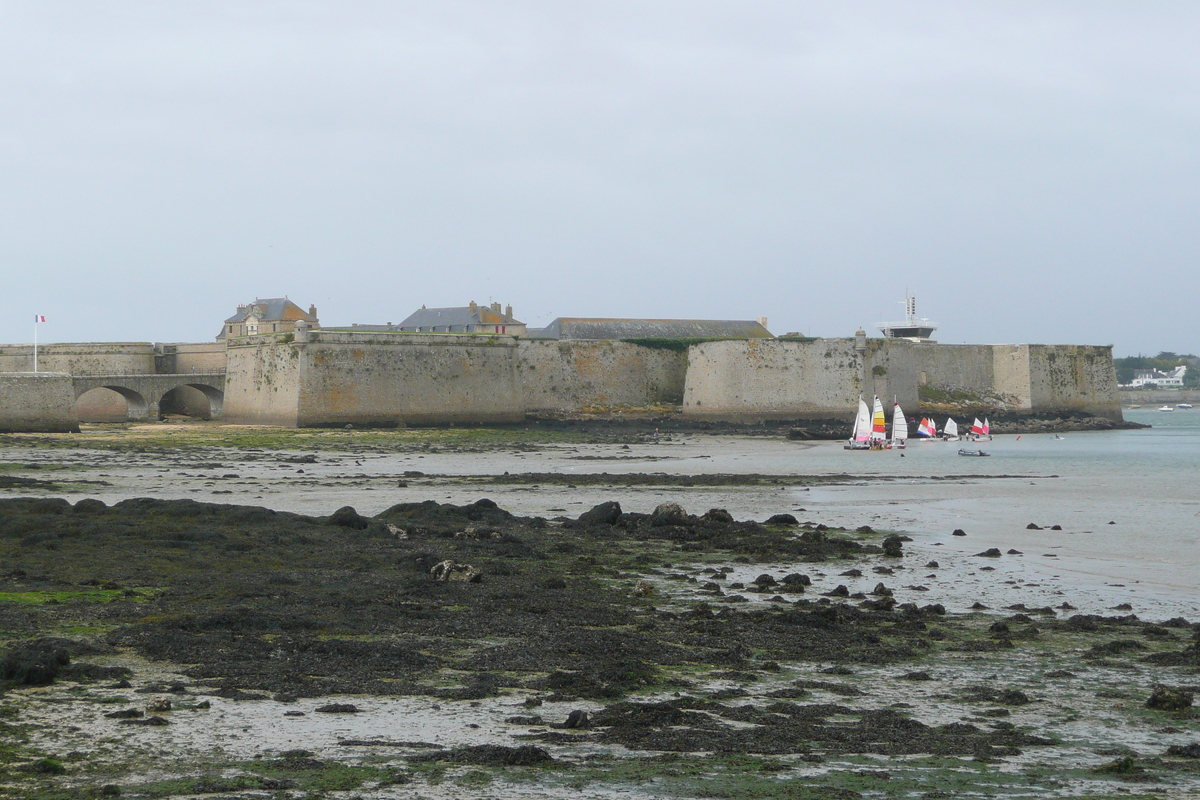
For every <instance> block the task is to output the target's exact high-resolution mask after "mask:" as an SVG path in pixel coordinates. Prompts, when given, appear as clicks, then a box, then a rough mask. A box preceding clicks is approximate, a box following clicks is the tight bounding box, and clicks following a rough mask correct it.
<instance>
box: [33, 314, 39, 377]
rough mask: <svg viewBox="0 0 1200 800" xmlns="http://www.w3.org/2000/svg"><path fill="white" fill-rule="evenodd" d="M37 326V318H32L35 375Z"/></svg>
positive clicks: (34, 368) (35, 369) (34, 367)
mask: <svg viewBox="0 0 1200 800" xmlns="http://www.w3.org/2000/svg"><path fill="white" fill-rule="evenodd" d="M37 326H38V318H37V316H34V318H33V371H34V372H35V373H36V372H37Z"/></svg>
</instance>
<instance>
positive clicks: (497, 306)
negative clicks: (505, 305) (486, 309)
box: [492, 303, 500, 314]
mask: <svg viewBox="0 0 1200 800" xmlns="http://www.w3.org/2000/svg"><path fill="white" fill-rule="evenodd" d="M492 311H495V312H496V313H497V314H499V313H500V304H499V303H492Z"/></svg>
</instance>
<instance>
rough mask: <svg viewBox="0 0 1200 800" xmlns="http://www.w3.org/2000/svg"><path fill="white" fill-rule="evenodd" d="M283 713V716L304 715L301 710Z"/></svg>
mask: <svg viewBox="0 0 1200 800" xmlns="http://www.w3.org/2000/svg"><path fill="white" fill-rule="evenodd" d="M283 715H284V716H285V717H303V716H306V714H305V713H304V712H303V711H285V712H283Z"/></svg>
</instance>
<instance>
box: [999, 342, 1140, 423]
mask: <svg viewBox="0 0 1200 800" xmlns="http://www.w3.org/2000/svg"><path fill="white" fill-rule="evenodd" d="M1019 347H1022V348H1026V349H1027V350H1028V353H1029V356H1028V358H1029V397H1030V403H1029V407H1030V410H1031V411H1033V412H1036V413H1045V412H1052V411H1083V412H1087V413H1089V414H1095V415H1096V416H1101V417H1108V418H1109V419H1112V420H1117V421H1120V420H1121V419H1122V417H1121V401H1120V398H1119V397H1118V396H1117V370H1116V367H1115V366H1114V364H1113V358H1112V347H1110V346H1089V345H1076V344H1058V345H1046V344H1031V345H1019Z"/></svg>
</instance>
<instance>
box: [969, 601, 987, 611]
mask: <svg viewBox="0 0 1200 800" xmlns="http://www.w3.org/2000/svg"><path fill="white" fill-rule="evenodd" d="M971 608H972V609H974V610H975V611H986V610H987V606H985V605H984V604H983V603H981V602H979V601H978V600H976V601H975V602H974V603H971Z"/></svg>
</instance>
